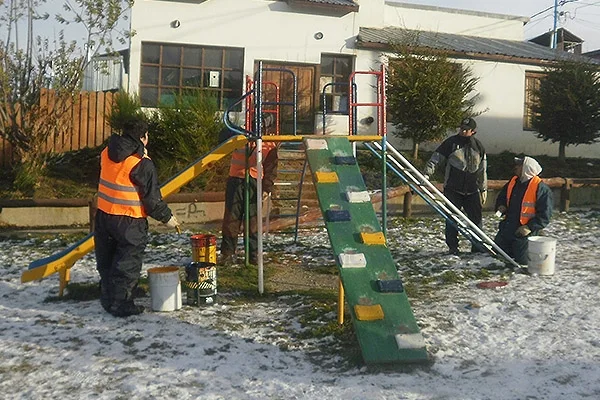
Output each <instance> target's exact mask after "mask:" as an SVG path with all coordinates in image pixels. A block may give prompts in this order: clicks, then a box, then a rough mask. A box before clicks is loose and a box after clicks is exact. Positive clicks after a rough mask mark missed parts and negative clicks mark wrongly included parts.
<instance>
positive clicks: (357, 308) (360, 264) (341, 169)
mask: <svg viewBox="0 0 600 400" xmlns="http://www.w3.org/2000/svg"><path fill="white" fill-rule="evenodd" d="M265 70H266V69H265ZM282 72H285V73H291V75H292V82H293V85H294V93H296V91H297V87H296V85H297V83H296V80H295V76H294V74H293V72H292V71H286V70H282ZM262 74H263V65H262V62H259V65H258V71H257V74H256V79H254V81H253V80H251V79H249V78H248V79H247V81H246V89H247V93H246V94H244V95H243V96H242V97H241V98H240V99H239V100H238V102H237V103H235V104H234V105H232V106H231V107H230V108H229V109H228V110H227V111H226V112H225V114H224V122H225V124H226V125H227V127H228V128H229V129H230V130H232V131H233V132H235V133H238V135H237V136H233V137H232V138H230V139H229V140H227V141H226V142H224V143H222V144H220V145H219V146H217V147H216V148H214V149H213V150H212V151H210V152H209V153H207V154H206V155H204V156H202V157H200V158H199V159H198V160H196V161H195V162H193V163H192V164H190V165H189V166H188V167H187V168H186V169H185V170H184V171H182V172H181V173H180V174H178V175H176V176H175V177H173V178H172V179H171V180H169V181H168V182H167V183H165V184H164V185H163V186H162V187H161V194H162V195H163V197H165V198H166V197H168V196H169V195H170V194H172V193H175V192H176V191H177V190H179V188H181V187H182V186H183V185H185V184H186V183H188V182H189V181H191V180H192V179H194V178H195V177H197V176H198V175H199V174H200V173H201V172H202V171H204V170H205V169H206V167H207V166H208V165H209V164H210V163H212V162H215V161H218V160H220V159H222V158H223V157H225V156H227V155H228V154H230V153H231V152H232V151H233V150H235V149H238V148H242V147H244V146H249V145H250V143H251V142H254V146H255V149H256V159H257V165H256V168H257V171H258V177H259V178H258V179H257V185H256V186H257V192H258V193H261V192H262V179H261V177H262V142H263V141H277V142H281V143H284V142H287V143H302V144H303V145H304V151H305V153H306V160H305V165H304V168H303V173H302V179H304V176H305V172H306V168H307V165H308V166H310V168H311V171H312V179H313V184H314V186H315V188H316V192H317V197H318V200H319V206H320V209H321V212H322V215H323V219H324V221H325V226H326V228H327V231H328V235H329V239H330V242H331V245H332V250H333V251H334V255H335V261H336V265H337V267H338V271H339V277H340V284H339V313H338V317H339V321H340V322H342V321H343V315H344V312H343V310H344V308H343V307H344V303H345V302H347V303H348V305H349V306H350V312H351V315H352V321H353V324H354V328H355V332H356V335H357V337H358V340H359V343H360V346H361V350H362V354H363V359H364V360H365V362H367V363H395V362H422V361H426V360H427V358H428V357H427V351H426V349H425V343H424V340H423V337H422V335H421V333H420V332H419V328H418V326H417V323H416V320H415V317H414V315H413V313H412V310H411V307H410V304H409V302H408V298H407V296H406V293H405V292H404V289H403V286H402V281H401V279H400V277H399V275H398V272H397V268H396V265H395V263H394V261H393V258H392V256H391V253H390V250H389V248H388V247H387V246H386V240H385V235H386V227H387V196H386V192H387V181H386V175H387V168H388V167H389V168H391V170H392V171H393V172H394V173H396V174H397V175H398V176H400V177H401V178H402V179H403V181H404V182H405V183H406V184H407V185H408V186H409V187H410V188H411V190H414V191H415V192H416V193H418V194H419V195H420V196H421V197H423V198H424V199H425V200H426V201H427V202H428V203H429V204H430V205H431V206H432V207H433V208H434V209H435V210H436V211H438V212H439V213H440V214H441V215H442V216H443V217H444V218H445V219H447V220H449V221H450V222H452V223H454V224H455V225H456V226H457V228H458V230H459V232H461V233H462V234H463V235H465V236H466V237H467V238H468V239H470V240H471V241H474V242H477V243H479V244H481V245H483V247H484V248H485V249H486V250H488V251H489V252H490V253H491V254H492V255H494V256H501V257H502V258H504V259H506V260H507V261H508V262H512V263H515V262H514V261H513V260H512V259H511V258H510V257H508V256H507V255H506V254H505V253H504V252H503V251H502V250H501V249H499V248H498V247H497V246H496V245H495V244H494V242H493V241H492V240H491V239H489V238H488V237H487V236H486V235H485V233H483V232H481V230H479V228H478V227H476V226H475V225H474V224H472V223H471V222H470V221H469V220H468V218H466V216H464V215H463V214H462V213H461V212H460V211H459V210H457V209H456V208H455V207H454V206H453V205H452V204H451V203H450V202H449V201H448V200H447V199H445V197H444V196H443V195H442V194H441V193H439V191H437V189H436V188H435V187H434V186H433V185H432V184H431V183H430V182H429V181H427V179H425V177H423V176H422V175H421V174H420V173H419V172H418V171H417V170H416V169H415V168H414V167H413V166H412V165H411V164H410V163H409V162H408V161H407V160H406V159H404V158H403V157H402V155H401V154H400V153H399V152H397V151H396V150H395V149H394V148H393V147H391V146H389V144H388V143H387V137H386V116H385V74H386V72H385V67H384V66H382V67H381V69H380V70H379V71H369V72H354V73H353V74H352V75H351V76H350V80H349V82H348V85H347V86H348V99H349V102H348V107H349V134H348V135H347V136H346V135H334V136H328V135H298V134H297V131H296V127H297V121H296V112H295V108H296V95H295V94H294V97H293V99H292V101H291V102H282V101H281V99H280V98H279V91H278V88H277V85H275V84H274V83H272V82H263V81H262ZM357 75H368V76H372V77H374V78H375V79H376V85H375V87H376V91H377V101H376V102H369V103H361V102H359V101H358V99H357V90H356V87H357V86H356V83H355V77H356V76H357ZM265 85H267V86H268V85H271V86H274V87H275V93H276V98H275V100H274V101H265V100H264V99H263V87H264V86H265ZM324 90H325V89H324ZM242 101H245V106H246V110H245V127H242V126H236V125H234V124H232V123H231V121H230V119H229V114H230V112H231V109H232V108H233V107H234V106H235V105H236V104H239V102H242ZM281 106H290V107H292V108H293V109H294V112H293V113H292V118H293V121H292V127H293V128H292V132H291V134H286V135H283V134H281V132H280V124H281V121H280V107H281ZM360 106H370V107H376V109H377V125H376V126H377V129H378V134H377V135H357V123H356V122H357V121H356V115H357V113H356V109H357V107H360ZM326 108H327V107H326V106H325V104H324V106H323V124H324V125H323V132H325V121H326V118H325V117H326ZM265 113H271V114H274V115H275V121H276V124H275V125H276V134H275V135H272V136H271V135H269V136H263V133H264V132H263V129H264V128H263V126H262V124H261V117H262V116H263V115H264V114H265ZM250 127H252V128H253V129H248V128H250ZM357 142H365V145H366V146H367V148H368V149H369V150H370V151H371V152H373V153H374V154H376V155H377V156H378V157H379V158H380V159H381V161H382V163H381V165H382V184H381V188H382V213H381V218H382V222H381V224H380V223H379V221H378V219H377V215H376V214H375V210H374V209H373V206H372V204H371V199H370V196H369V193H368V192H367V190H366V187H365V184H364V181H363V179H362V175H361V174H360V170H359V168H358V164H357V162H356V143H357ZM388 151H391V152H392V155H393V157H388ZM247 154H249V152H247ZM246 179H249V177H248V175H247V177H246ZM247 186H248V185H247ZM301 187H302V186H301V185H300V188H301ZM301 195H302V194H301V189H300V192H299V194H298V207H299V202H300V198H301ZM248 197H249V196H246V199H248ZM258 199H259V200H258V201H257V204H256V207H257V215H263V204H262V201H261V196H258ZM248 207H249V203H248V200H246V210H248ZM297 211H298V208H297ZM248 215H249V213H248V212H246V216H248ZM298 217H299V212H297V214H296V225H295V237H294V240H297V232H298ZM245 227H246V229H244V232H245V235H247V234H248V233H247V232H249V229H248V227H249V220H248V218H246V221H245ZM257 229H258V252H257V255H258V291H259V292H260V293H263V292H264V274H263V226H262V224H260V223H259V224H258V226H257ZM93 240H94V239H93V235H92V234H89V235H88V236H86V237H85V238H84V239H82V240H81V241H79V242H77V243H75V244H74V245H72V246H70V247H69V248H67V249H65V250H63V251H62V252H59V253H57V254H55V255H52V256H50V257H46V258H43V259H40V260H37V261H34V262H32V263H31V264H30V265H29V267H28V269H27V270H26V271H24V272H23V274H22V277H21V278H22V279H21V280H22V282H29V281H32V280H36V279H41V278H44V277H47V276H49V275H51V274H54V273H59V275H60V290H59V292H60V293H59V294H60V295H62V292H63V290H64V288H65V287H66V285H67V283H68V282H69V278H70V269H71V268H72V267H73V265H74V264H75V262H76V261H77V260H78V259H80V258H81V257H83V256H84V255H85V254H87V253H88V252H90V251H91V250H92V249H93V247H94V241H93ZM245 243H248V240H245ZM246 246H247V245H246ZM248 253H249V252H248V248H247V247H246V251H245V254H246V263H248Z"/></svg>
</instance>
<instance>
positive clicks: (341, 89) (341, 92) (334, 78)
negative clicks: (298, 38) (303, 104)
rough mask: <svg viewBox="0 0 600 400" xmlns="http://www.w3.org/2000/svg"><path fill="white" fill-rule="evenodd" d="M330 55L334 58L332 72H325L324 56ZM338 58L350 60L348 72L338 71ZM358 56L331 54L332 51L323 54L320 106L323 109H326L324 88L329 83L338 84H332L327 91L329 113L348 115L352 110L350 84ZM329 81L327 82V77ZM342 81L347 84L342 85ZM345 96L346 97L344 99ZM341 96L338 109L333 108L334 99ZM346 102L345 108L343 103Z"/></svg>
mask: <svg viewBox="0 0 600 400" xmlns="http://www.w3.org/2000/svg"><path fill="white" fill-rule="evenodd" d="M325 57H329V58H331V59H332V64H333V66H332V69H333V70H332V73H331V74H330V73H324V72H323V68H324V64H323V58H325ZM338 60H345V61H347V62H348V73H347V74H344V73H343V72H339V71H338V63H337V61H338ZM355 60H356V57H354V56H353V55H352V54H331V53H322V54H321V62H320V64H319V80H318V83H319V92H318V96H319V101H318V104H319V108H320V109H321V110H323V109H324V107H325V104H323V88H324V87H325V85H326V84H328V83H336V84H338V85H331V86H330V87H329V88H328V90H327V91H326V93H325V98H326V105H327V106H328V107H329V108H328V109H327V110H326V112H327V114H332V115H348V114H349V112H350V110H349V108H350V107H349V106H350V98H349V94H350V92H349V85H350V75H352V73H353V72H354V64H355ZM326 78H329V79H327V80H328V82H325V79H326ZM341 83H346V84H347V85H341ZM344 97H345V99H343V98H344ZM335 98H339V100H338V101H337V105H338V108H337V110H334V109H333V105H334V104H335V101H334V99H335ZM344 104H345V109H344V107H343V105H344Z"/></svg>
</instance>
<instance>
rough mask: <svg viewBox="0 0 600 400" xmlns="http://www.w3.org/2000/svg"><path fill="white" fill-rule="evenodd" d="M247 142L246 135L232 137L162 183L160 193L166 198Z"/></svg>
mask: <svg viewBox="0 0 600 400" xmlns="http://www.w3.org/2000/svg"><path fill="white" fill-rule="evenodd" d="M246 143H248V139H246V137H245V136H242V135H238V136H234V137H232V138H231V139H229V140H228V141H227V142H225V143H223V144H222V145H220V146H219V147H217V148H216V149H215V150H214V151H212V152H211V153H209V154H207V155H206V156H205V157H203V158H202V159H201V160H199V161H198V162H197V163H195V164H192V165H190V166H189V167H188V168H186V169H185V170H183V171H181V172H180V173H179V174H177V176H175V177H173V178H172V179H171V180H170V181H168V182H167V183H165V184H164V185H162V187H161V188H160V194H162V196H163V197H164V198H166V197H168V196H169V195H171V194H173V193H177V191H178V190H179V188H181V187H182V186H184V185H185V184H187V183H189V182H190V181H192V180H193V179H194V178H196V177H197V176H198V175H200V174H201V173H202V172H204V170H206V168H208V166H209V165H210V164H212V163H214V162H216V161H219V160H221V159H222V158H223V157H226V156H227V155H228V154H231V152H232V151H234V150H235V149H239V148H240V147H242V146H245V145H246Z"/></svg>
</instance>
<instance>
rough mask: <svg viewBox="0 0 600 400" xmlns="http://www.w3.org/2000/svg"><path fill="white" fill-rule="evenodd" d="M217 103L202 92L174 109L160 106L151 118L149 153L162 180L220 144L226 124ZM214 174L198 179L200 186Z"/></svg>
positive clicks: (183, 98) (189, 95)
mask: <svg viewBox="0 0 600 400" xmlns="http://www.w3.org/2000/svg"><path fill="white" fill-rule="evenodd" d="M218 111H219V110H218V109H217V106H216V102H215V99H214V98H213V97H212V96H210V95H209V94H207V93H206V92H203V91H194V92H191V93H185V94H184V95H183V96H179V97H177V98H175V100H174V102H173V104H172V105H160V106H159V107H158V108H157V109H156V110H154V111H153V112H152V113H151V115H150V118H149V122H150V128H149V130H150V139H149V143H148V151H149V153H150V157H152V159H153V160H154V162H155V163H156V165H157V168H158V173H159V180H160V181H161V182H163V181H166V180H167V179H169V178H170V177H172V176H173V175H175V174H176V173H178V172H180V171H181V170H183V169H184V168H185V167H187V166H188V165H189V164H191V163H192V162H193V161H195V160H197V159H198V158H199V157H201V156H203V155H204V154H206V153H207V152H208V151H209V150H210V149H212V148H213V147H215V146H216V145H217V143H218V136H219V131H220V130H221V129H222V128H223V122H222V121H221V118H220V117H219V115H220V114H219V113H218ZM214 173H215V172H214V170H208V171H206V172H205V173H203V174H201V175H200V176H199V180H200V182H198V183H199V186H200V187H202V184H203V183H205V182H207V181H208V180H210V178H211V176H212V174H214Z"/></svg>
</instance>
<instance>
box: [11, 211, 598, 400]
mask: <svg viewBox="0 0 600 400" xmlns="http://www.w3.org/2000/svg"><path fill="white" fill-rule="evenodd" d="M389 223H390V225H389V226H390V227H391V229H390V230H389V232H388V237H387V238H388V247H389V248H390V251H391V253H392V256H393V257H394V259H395V260H396V262H397V264H398V268H399V271H400V274H401V277H402V280H403V282H404V284H405V285H406V284H409V283H412V284H417V283H418V282H421V285H426V283H423V282H425V280H424V279H423V276H425V277H431V278H433V279H427V281H428V282H429V283H428V285H430V286H428V288H431V289H433V290H430V291H429V292H428V295H421V296H418V297H416V298H413V297H412V296H409V301H410V303H411V307H412V310H413V313H414V315H415V318H416V320H417V324H418V325H419V327H420V329H421V333H422V335H423V338H424V340H425V344H426V348H427V351H428V354H429V356H430V359H431V362H430V363H429V364H428V365H425V366H390V367H386V368H383V367H380V366H365V365H364V364H362V363H361V362H360V361H357V360H356V359H353V358H352V357H350V356H348V354H347V352H349V351H351V350H348V348H347V347H349V346H348V345H346V347H344V346H343V345H341V344H340V340H339V339H337V338H336V337H333V336H331V335H328V336H325V337H323V338H320V339H318V338H312V339H302V336H301V333H302V331H303V325H302V323H301V322H302V321H301V317H304V316H306V315H309V314H308V313H310V315H312V318H316V319H318V322H317V323H318V324H319V323H322V324H325V323H327V322H330V321H335V318H336V316H335V313H328V314H321V315H315V312H314V310H313V308H312V307H311V306H310V305H309V304H308V303H307V302H306V301H305V298H303V297H302V296H299V295H294V294H291V295H287V296H283V297H265V298H264V299H262V300H261V299H258V300H257V301H256V302H250V303H248V302H245V301H238V300H237V296H236V295H235V294H229V295H227V294H225V293H221V292H219V296H218V297H217V299H218V301H217V303H216V304H213V305H211V306H203V307H192V306H187V305H184V306H183V307H182V308H181V309H179V310H176V311H167V312H153V311H147V312H145V313H144V314H142V315H139V316H134V317H130V318H127V319H117V318H114V317H112V316H110V315H108V314H107V313H105V312H104V311H103V310H102V308H101V306H100V303H99V301H98V300H90V301H79V302H74V301H66V302H48V301H46V299H47V297H49V296H55V295H56V293H57V287H58V279H57V277H56V275H52V276H51V277H48V278H45V279H43V280H40V281H36V282H28V283H21V282H20V276H21V273H22V271H23V269H24V268H25V267H26V265H28V263H29V262H31V261H33V260H36V259H38V258H41V257H45V256H48V255H51V254H54V253H55V252H57V251H59V250H62V249H64V248H65V247H66V246H68V245H69V244H70V243H66V242H65V239H64V238H55V239H53V238H47V237H46V238H45V239H36V236H35V235H23V237H21V238H19V237H15V236H13V237H11V238H0V359H1V360H2V365H1V366H0V393H2V398H3V399H11V400H13V399H17V400H20V399H27V400H38V399H39V400H42V399H62V400H70V399H73V400H79V399H84V398H85V399H98V400H104V399H106V400H109V399H115V398H129V399H141V400H145V399H148V400H151V399H177V400H187V399H202V400H238V399H239V400H290V399H305V400H322V399H330V400H337V399H340V400H342V399H343V400H515V399H522V400H526V399H528V400H542V399H543V400H565V399H569V400H589V399H597V398H600V381H599V380H598V377H599V376H600V323H598V322H599V321H600V307H598V288H599V285H600V278H599V277H600V263H599V262H598V260H600V212H599V211H598V210H578V211H577V210H572V211H570V212H568V213H556V215H555V216H554V217H553V219H552V221H551V223H550V225H549V226H548V228H547V229H546V234H547V235H548V236H550V237H554V238H557V240H558V244H557V250H556V254H555V257H556V261H555V273H554V275H550V276H533V275H525V274H511V273H510V272H509V271H508V270H504V269H502V265H503V264H502V263H501V262H499V261H498V260H495V259H493V258H492V257H491V256H489V255H484V254H478V255H470V254H469V255H462V256H450V255H446V252H445V250H446V248H445V244H444V239H443V222H442V220H441V218H439V217H434V216H421V217H416V218H412V219H407V220H405V219H402V218H391V219H390V220H389ZM496 223H497V220H496V219H495V218H494V217H493V215H492V214H491V213H490V214H486V215H484V230H485V231H486V232H488V234H491V233H493V232H494V231H495V226H496ZM192 233H197V232H192V231H190V230H185V231H184V233H183V234H182V235H180V236H179V235H177V234H174V233H152V235H151V237H150V240H149V246H148V248H147V250H146V253H145V256H144V265H143V271H144V272H143V274H144V275H145V274H146V271H147V270H148V269H149V268H152V267H157V266H165V265H185V263H187V262H189V261H190V259H189V255H190V253H191V249H190V244H189V243H190V242H189V235H190V234H192ZM299 240H300V243H299V244H296V245H293V244H291V243H290V236H289V235H276V234H270V235H269V237H268V240H267V241H266V242H265V262H266V263H269V262H272V260H273V259H278V260H280V261H281V260H284V261H286V262H284V264H285V265H286V267H287V268H306V269H310V268H322V267H323V266H324V265H332V264H333V263H334V260H333V252H332V250H331V247H330V246H329V242H328V238H327V233H326V231H325V229H324V228H323V227H322V226H318V227H316V228H314V229H311V230H306V231H303V232H301V235H300V237H299ZM461 249H462V250H468V249H469V244H468V243H467V242H466V241H464V240H463V241H462V243H461ZM482 267H485V268H487V269H489V270H491V272H490V274H491V275H490V276H489V278H487V279H477V278H473V272H476V271H477V270H479V269H480V268H482ZM219 268H221V267H217V286H218V274H219V272H218V271H219ZM449 274H450V276H451V275H452V274H456V275H458V276H464V277H466V278H465V279H464V280H459V281H457V282H453V281H451V280H447V281H446V283H445V284H441V285H439V286H438V285H436V284H435V282H438V281H439V280H440V279H441V277H442V276H447V275H449ZM469 276H470V277H469ZM71 279H72V282H90V283H95V282H97V281H98V275H97V273H96V271H95V259H94V257H93V255H92V254H89V255H87V256H85V257H84V258H83V259H82V260H79V261H78V262H77V263H76V264H75V266H74V267H73V269H72V270H71ZM485 281H491V282H494V281H502V282H507V285H506V286H504V287H500V288H495V289H482V288H480V287H479V286H478V284H479V283H481V282H485ZM421 287H422V286H421ZM425 289H427V287H426V288H425ZM217 290H218V289H217ZM138 302H139V303H140V304H143V305H145V306H146V307H148V308H149V306H150V304H151V298H149V297H145V298H142V299H139V300H138ZM184 304H185V302H184ZM349 340H351V339H349ZM332 352H333V354H332Z"/></svg>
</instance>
